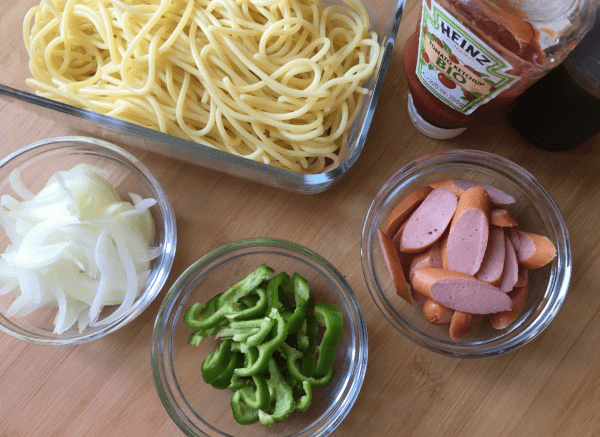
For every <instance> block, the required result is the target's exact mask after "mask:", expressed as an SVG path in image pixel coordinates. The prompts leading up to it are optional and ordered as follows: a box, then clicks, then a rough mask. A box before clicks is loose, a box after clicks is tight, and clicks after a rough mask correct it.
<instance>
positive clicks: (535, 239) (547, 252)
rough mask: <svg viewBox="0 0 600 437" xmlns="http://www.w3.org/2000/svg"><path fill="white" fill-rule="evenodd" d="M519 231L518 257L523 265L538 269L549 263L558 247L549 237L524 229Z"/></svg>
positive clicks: (527, 267)
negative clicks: (524, 230)
mask: <svg viewBox="0 0 600 437" xmlns="http://www.w3.org/2000/svg"><path fill="white" fill-rule="evenodd" d="M517 233H518V235H519V241H520V247H519V250H518V251H517V259H518V261H519V265H520V266H521V267H524V268H526V269H537V268H538V267H542V266H545V265H546V264H548V263H549V262H550V261H552V260H553V259H554V257H555V256H556V248H555V247H554V244H552V242H551V241H550V240H549V239H548V238H546V237H544V236H542V235H538V234H531V233H529V232H523V231H517Z"/></svg>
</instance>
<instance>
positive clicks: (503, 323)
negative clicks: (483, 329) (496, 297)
mask: <svg viewBox="0 0 600 437" xmlns="http://www.w3.org/2000/svg"><path fill="white" fill-rule="evenodd" d="M527 286H528V284H527V282H525V285H523V287H519V288H515V289H514V290H512V291H511V292H510V293H508V294H507V296H508V297H510V298H511V300H512V302H513V304H512V308H511V309H510V310H508V311H501V312H499V313H493V314H490V322H491V323H492V326H493V327H494V328H495V329H504V328H506V327H507V326H509V325H510V324H511V323H513V322H514V321H515V320H517V317H519V314H521V311H523V307H524V306H525V301H526V300H527Z"/></svg>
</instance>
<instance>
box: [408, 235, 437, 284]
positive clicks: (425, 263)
mask: <svg viewBox="0 0 600 437" xmlns="http://www.w3.org/2000/svg"><path fill="white" fill-rule="evenodd" d="M425 267H436V268H442V259H441V257H440V242H439V240H438V241H436V242H435V243H433V245H432V246H431V247H430V248H429V249H427V250H426V251H425V252H421V253H419V254H418V255H415V257H414V258H413V259H412V262H411V264H410V270H409V272H408V281H409V282H412V278H413V276H414V275H415V272H416V271H417V270H419V269H422V268H425Z"/></svg>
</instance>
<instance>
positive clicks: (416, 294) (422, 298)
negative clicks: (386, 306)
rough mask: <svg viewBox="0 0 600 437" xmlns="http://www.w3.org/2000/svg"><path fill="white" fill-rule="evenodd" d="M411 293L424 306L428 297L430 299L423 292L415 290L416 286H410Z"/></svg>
mask: <svg viewBox="0 0 600 437" xmlns="http://www.w3.org/2000/svg"><path fill="white" fill-rule="evenodd" d="M410 295H411V296H412V298H413V299H414V300H415V302H416V303H418V304H419V305H421V306H423V304H424V303H425V302H426V301H427V299H429V298H428V297H426V296H423V295H422V294H421V293H419V292H418V291H417V290H415V287H410Z"/></svg>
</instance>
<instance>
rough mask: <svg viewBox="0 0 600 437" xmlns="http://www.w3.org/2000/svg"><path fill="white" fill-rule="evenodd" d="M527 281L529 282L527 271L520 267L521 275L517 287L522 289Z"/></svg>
mask: <svg viewBox="0 0 600 437" xmlns="http://www.w3.org/2000/svg"><path fill="white" fill-rule="evenodd" d="M527 281H528V273H527V269H524V268H522V267H519V274H518V278H517V283H516V284H515V287H522V286H524V285H525V284H526V283H527Z"/></svg>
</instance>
